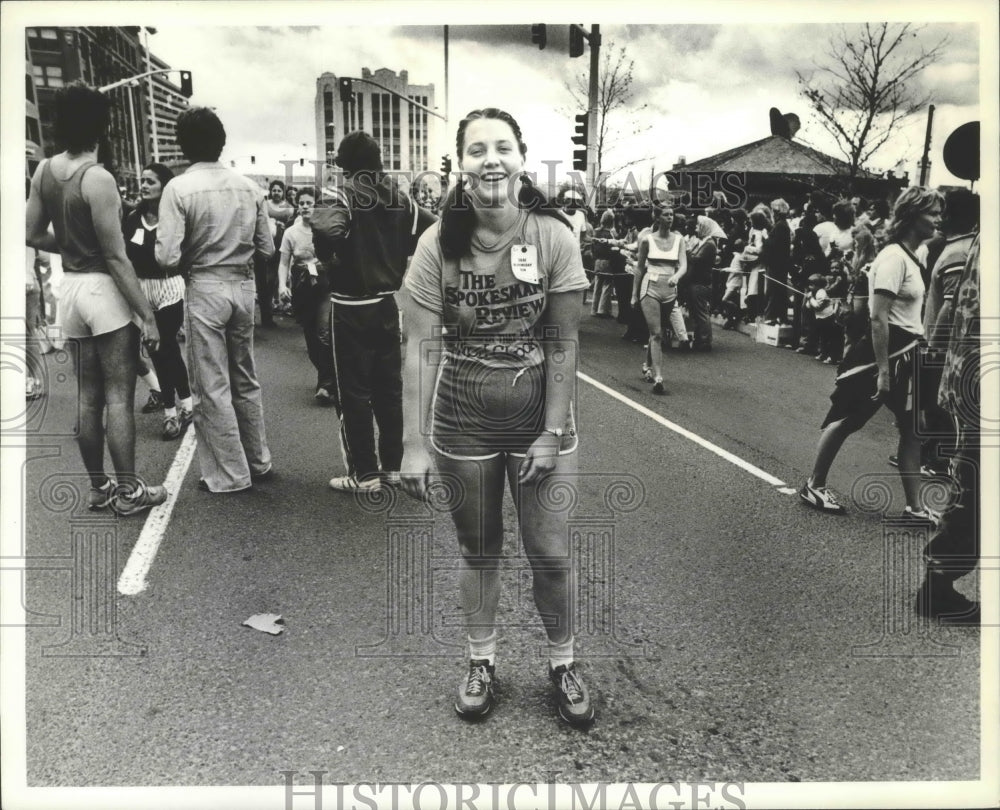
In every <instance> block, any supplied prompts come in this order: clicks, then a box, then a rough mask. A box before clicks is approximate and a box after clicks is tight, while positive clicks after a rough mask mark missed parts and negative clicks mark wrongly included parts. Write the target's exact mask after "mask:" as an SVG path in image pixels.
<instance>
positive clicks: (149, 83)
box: [142, 27, 160, 163]
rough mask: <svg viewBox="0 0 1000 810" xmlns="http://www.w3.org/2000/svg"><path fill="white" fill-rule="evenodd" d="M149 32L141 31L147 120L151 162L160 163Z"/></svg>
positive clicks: (147, 30)
mask: <svg viewBox="0 0 1000 810" xmlns="http://www.w3.org/2000/svg"><path fill="white" fill-rule="evenodd" d="M152 31H153V33H154V34H155V33H156V29H155V28H154V29H152ZM149 32H150V29H149V28H147V27H144V28H143V29H142V33H143V38H144V41H145V45H146V72H147V73H148V74H149V75H148V76H146V86H147V88H148V90H149V118H150V121H151V123H152V126H153V160H155V161H156V162H157V163H159V162H160V136H159V132H158V131H157V128H156V97H155V95H154V94H153V65H152V62H151V59H150V56H149Z"/></svg>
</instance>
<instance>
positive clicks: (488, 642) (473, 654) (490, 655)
mask: <svg viewBox="0 0 1000 810" xmlns="http://www.w3.org/2000/svg"><path fill="white" fill-rule="evenodd" d="M496 654H497V631H496V630H494V631H493V632H492V633H490V634H489V635H488V636H486V638H473V637H472V636H469V659H470V660H471V659H483V658H484V659H486V660H487V661H488V662H489V665H490V666H493V665H494V663H495V659H496Z"/></svg>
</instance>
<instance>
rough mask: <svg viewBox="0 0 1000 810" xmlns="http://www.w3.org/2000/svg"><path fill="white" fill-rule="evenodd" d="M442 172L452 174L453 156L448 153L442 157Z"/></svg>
mask: <svg viewBox="0 0 1000 810" xmlns="http://www.w3.org/2000/svg"><path fill="white" fill-rule="evenodd" d="M441 174H444V175H448V174H451V158H450V157H448V155H445V156H444V157H443V158H441Z"/></svg>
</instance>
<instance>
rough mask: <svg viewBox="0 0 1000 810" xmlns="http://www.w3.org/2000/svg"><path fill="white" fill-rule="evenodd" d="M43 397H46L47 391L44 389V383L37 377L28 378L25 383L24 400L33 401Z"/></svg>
mask: <svg viewBox="0 0 1000 810" xmlns="http://www.w3.org/2000/svg"><path fill="white" fill-rule="evenodd" d="M43 396H45V390H44V389H43V388H42V381H41V380H39V379H38V378H37V377H28V379H27V380H25V383H24V398H25V399H26V400H28V401H31V400H33V399H38V398H39V397H43Z"/></svg>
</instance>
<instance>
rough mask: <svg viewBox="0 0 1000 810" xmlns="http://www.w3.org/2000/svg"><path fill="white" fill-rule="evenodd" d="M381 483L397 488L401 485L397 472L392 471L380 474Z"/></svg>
mask: <svg viewBox="0 0 1000 810" xmlns="http://www.w3.org/2000/svg"><path fill="white" fill-rule="evenodd" d="M382 481H383V483H384V484H386V485H387V486H390V487H398V486H399V485H400V484H401V483H402V482H401V480H400V478H399V471H398V470H392V471H390V472H384V473H382Z"/></svg>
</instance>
